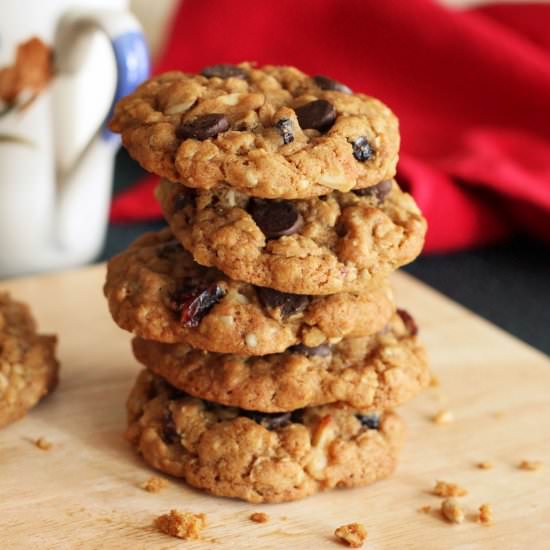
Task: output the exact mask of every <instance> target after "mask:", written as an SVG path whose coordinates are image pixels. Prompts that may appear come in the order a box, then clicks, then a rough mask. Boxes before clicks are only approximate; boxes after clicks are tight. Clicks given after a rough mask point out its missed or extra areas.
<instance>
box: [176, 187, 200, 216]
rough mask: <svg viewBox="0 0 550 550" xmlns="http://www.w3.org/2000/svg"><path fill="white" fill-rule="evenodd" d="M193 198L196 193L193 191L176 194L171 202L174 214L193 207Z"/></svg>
mask: <svg viewBox="0 0 550 550" xmlns="http://www.w3.org/2000/svg"><path fill="white" fill-rule="evenodd" d="M195 197H196V193H195V191H194V190H193V189H184V190H183V191H179V192H178V193H176V195H175V196H174V199H173V201H172V208H173V209H174V212H177V211H178V210H183V209H184V208H185V207H186V206H189V205H191V206H195Z"/></svg>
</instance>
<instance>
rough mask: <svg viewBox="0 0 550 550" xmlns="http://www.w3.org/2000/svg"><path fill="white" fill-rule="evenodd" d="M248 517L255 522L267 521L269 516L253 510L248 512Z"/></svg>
mask: <svg viewBox="0 0 550 550" xmlns="http://www.w3.org/2000/svg"><path fill="white" fill-rule="evenodd" d="M250 519H251V520H252V521H254V522H256V523H267V522H268V521H269V516H268V515H267V514H266V513H264V512H254V513H253V514H250Z"/></svg>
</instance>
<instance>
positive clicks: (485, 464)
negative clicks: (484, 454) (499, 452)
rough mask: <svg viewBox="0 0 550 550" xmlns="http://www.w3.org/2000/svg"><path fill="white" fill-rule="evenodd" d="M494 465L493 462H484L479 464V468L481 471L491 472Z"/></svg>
mask: <svg viewBox="0 0 550 550" xmlns="http://www.w3.org/2000/svg"><path fill="white" fill-rule="evenodd" d="M493 466H494V464H493V463H492V462H489V461H488V460H484V461H483V462H478V463H477V467H478V468H479V469H480V470H490V469H491V468H493Z"/></svg>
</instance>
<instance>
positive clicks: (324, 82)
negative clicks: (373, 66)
mask: <svg viewBox="0 0 550 550" xmlns="http://www.w3.org/2000/svg"><path fill="white" fill-rule="evenodd" d="M313 80H314V81H315V84H317V86H319V88H321V90H328V91H332V92H342V93H344V94H351V88H348V87H347V86H346V85H345V84H342V83H340V82H338V81H337V80H333V79H332V78H329V77H328V76H323V75H321V74H318V75H316V76H314V77H313Z"/></svg>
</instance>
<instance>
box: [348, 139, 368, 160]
mask: <svg viewBox="0 0 550 550" xmlns="http://www.w3.org/2000/svg"><path fill="white" fill-rule="evenodd" d="M351 146H352V147H353V156H354V157H355V158H356V159H357V160H358V161H359V162H365V161H367V160H369V159H370V158H371V157H372V155H373V154H374V149H373V148H372V147H371V145H370V143H369V141H368V140H367V138H366V137H364V136H361V137H358V138H357V139H356V140H355V141H353V142H352V144H351Z"/></svg>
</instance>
